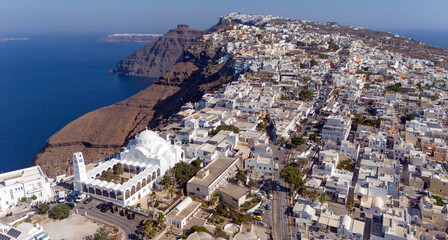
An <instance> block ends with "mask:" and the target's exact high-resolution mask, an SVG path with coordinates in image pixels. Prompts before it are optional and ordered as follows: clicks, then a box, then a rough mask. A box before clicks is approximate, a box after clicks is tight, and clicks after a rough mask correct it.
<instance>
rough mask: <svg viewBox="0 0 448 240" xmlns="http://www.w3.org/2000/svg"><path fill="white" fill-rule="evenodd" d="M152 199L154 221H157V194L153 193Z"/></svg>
mask: <svg viewBox="0 0 448 240" xmlns="http://www.w3.org/2000/svg"><path fill="white" fill-rule="evenodd" d="M151 199H152V219H155V214H156V210H155V200H156V199H157V194H156V192H152V193H151Z"/></svg>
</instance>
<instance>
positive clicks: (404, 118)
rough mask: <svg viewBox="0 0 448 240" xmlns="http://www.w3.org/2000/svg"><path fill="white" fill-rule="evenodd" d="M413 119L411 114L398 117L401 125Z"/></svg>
mask: <svg viewBox="0 0 448 240" xmlns="http://www.w3.org/2000/svg"><path fill="white" fill-rule="evenodd" d="M414 119H415V117H414V115H412V114H406V115H404V116H401V117H400V120H401V122H402V123H406V121H411V120H414Z"/></svg>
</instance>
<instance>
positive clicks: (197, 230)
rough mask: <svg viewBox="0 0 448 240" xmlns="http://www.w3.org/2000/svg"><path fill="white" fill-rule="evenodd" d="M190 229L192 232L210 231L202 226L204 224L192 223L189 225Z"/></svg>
mask: <svg viewBox="0 0 448 240" xmlns="http://www.w3.org/2000/svg"><path fill="white" fill-rule="evenodd" d="M190 231H192V232H205V233H210V231H208V230H207V228H206V227H204V226H198V225H194V226H193V227H191V228H190Z"/></svg>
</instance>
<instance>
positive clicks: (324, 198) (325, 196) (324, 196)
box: [319, 192, 328, 204]
mask: <svg viewBox="0 0 448 240" xmlns="http://www.w3.org/2000/svg"><path fill="white" fill-rule="evenodd" d="M327 200H328V195H327V193H325V192H324V193H322V194H321V195H320V198H319V202H320V203H322V204H324V203H325V202H327Z"/></svg>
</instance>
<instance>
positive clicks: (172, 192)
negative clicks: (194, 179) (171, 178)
mask: <svg viewBox="0 0 448 240" xmlns="http://www.w3.org/2000/svg"><path fill="white" fill-rule="evenodd" d="M173 194H174V190H173V188H170V202H173Z"/></svg>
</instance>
